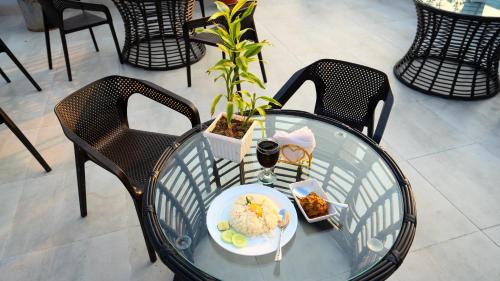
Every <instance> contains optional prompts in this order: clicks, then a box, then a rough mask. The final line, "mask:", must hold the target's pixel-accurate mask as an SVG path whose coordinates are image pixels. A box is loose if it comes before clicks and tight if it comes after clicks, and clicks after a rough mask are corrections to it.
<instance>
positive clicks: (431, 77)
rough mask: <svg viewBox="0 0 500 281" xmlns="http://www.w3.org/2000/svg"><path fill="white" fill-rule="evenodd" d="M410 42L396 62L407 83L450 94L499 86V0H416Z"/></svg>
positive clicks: (490, 91)
mask: <svg viewBox="0 0 500 281" xmlns="http://www.w3.org/2000/svg"><path fill="white" fill-rule="evenodd" d="M414 2H415V6H416V10H417V17H418V24H417V33H416V36H415V39H414V41H413V44H412V46H411V47H410V49H409V50H408V52H407V53H406V55H405V56H404V57H403V58H402V59H401V60H399V61H398V62H397V63H396V65H395V66H394V74H395V75H396V77H397V78H398V79H399V80H400V81H401V82H402V83H404V84H405V85H407V86H409V87H410V88H413V89H415V90H417V91H420V92H422V93H426V94H430V95H436V96H440V97H446V98H452V99H463V100H471V99H484V98H490V97H492V96H494V95H496V94H497V93H498V91H499V90H500V86H499V79H498V61H499V59H500V48H499V47H500V38H499V34H500V1H499V0H414Z"/></svg>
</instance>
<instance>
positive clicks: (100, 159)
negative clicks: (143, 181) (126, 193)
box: [61, 123, 132, 187]
mask: <svg viewBox="0 0 500 281" xmlns="http://www.w3.org/2000/svg"><path fill="white" fill-rule="evenodd" d="M61 127H62V129H63V132H64V134H65V135H66V137H67V138H68V139H69V140H70V141H71V142H73V143H74V144H75V145H76V146H78V147H79V148H80V149H82V150H83V151H84V152H85V154H87V157H88V158H89V159H90V160H92V161H93V162H95V163H96V164H97V165H99V166H101V167H102V168H104V169H105V170H107V171H108V172H110V173H112V174H113V175H115V176H116V177H117V178H118V179H119V180H120V181H121V182H122V183H123V184H124V185H125V186H126V187H129V186H132V181H131V180H130V179H129V178H128V176H127V175H126V174H125V172H124V171H123V170H122V169H121V168H120V167H118V165H116V164H115V163H114V162H113V161H111V160H109V159H108V158H107V157H106V156H104V155H102V153H100V152H99V151H97V150H96V149H95V148H94V147H92V146H91V145H90V144H88V143H87V142H86V141H84V140H83V139H81V138H80V137H79V136H77V135H76V134H75V133H74V132H73V131H71V130H69V129H67V128H65V127H64V126H62V123H61Z"/></svg>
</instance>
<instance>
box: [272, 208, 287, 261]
mask: <svg viewBox="0 0 500 281" xmlns="http://www.w3.org/2000/svg"><path fill="white" fill-rule="evenodd" d="M279 215H280V217H281V219H280V220H279V221H278V227H279V228H280V236H279V238H278V249H277V250H276V256H274V261H280V260H281V236H283V232H284V231H285V228H286V227H287V226H288V223H289V222H290V214H289V213H288V211H287V210H285V209H281V210H280V211H279Z"/></svg>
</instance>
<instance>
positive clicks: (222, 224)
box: [217, 221, 229, 231]
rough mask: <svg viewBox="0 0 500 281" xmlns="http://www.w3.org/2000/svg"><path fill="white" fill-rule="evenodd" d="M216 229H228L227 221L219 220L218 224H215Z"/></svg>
mask: <svg viewBox="0 0 500 281" xmlns="http://www.w3.org/2000/svg"><path fill="white" fill-rule="evenodd" d="M217 229H218V230H219V231H226V230H228V229H229V222H228V221H220V222H219V223H218V224H217Z"/></svg>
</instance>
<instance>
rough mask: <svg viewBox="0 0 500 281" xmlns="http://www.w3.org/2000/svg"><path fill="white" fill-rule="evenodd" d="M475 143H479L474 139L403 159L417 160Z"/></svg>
mask: <svg viewBox="0 0 500 281" xmlns="http://www.w3.org/2000/svg"><path fill="white" fill-rule="evenodd" d="M475 144H479V143H478V142H476V141H471V142H468V143H464V144H460V145H456V146H452V147H448V148H445V149H443V150H440V151H435V152H430V153H426V154H423V155H419V156H414V157H410V158H406V159H405V160H408V161H413V160H417V159H420V158H424V157H427V156H433V155H436V154H440V153H443V152H448V151H451V150H456V149H460V148H465V147H468V146H472V145H475Z"/></svg>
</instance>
